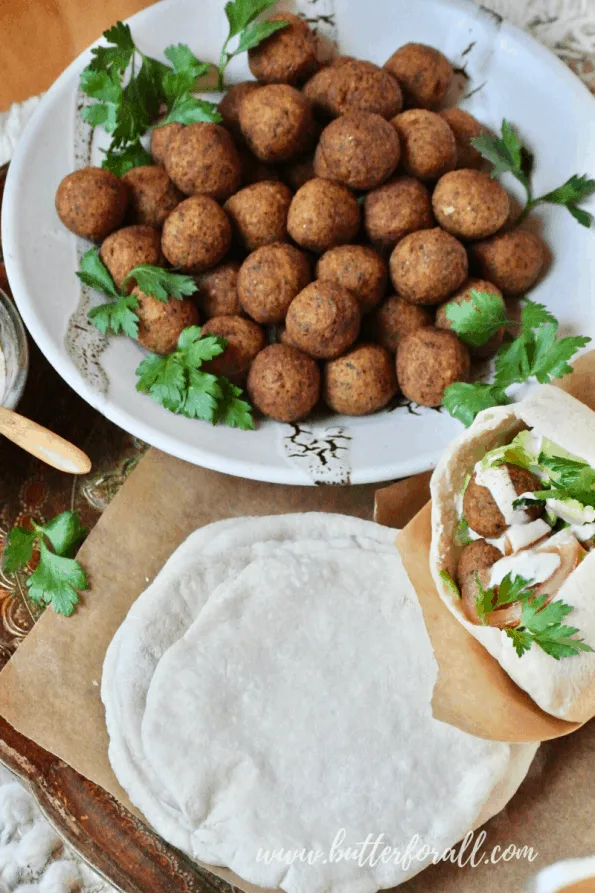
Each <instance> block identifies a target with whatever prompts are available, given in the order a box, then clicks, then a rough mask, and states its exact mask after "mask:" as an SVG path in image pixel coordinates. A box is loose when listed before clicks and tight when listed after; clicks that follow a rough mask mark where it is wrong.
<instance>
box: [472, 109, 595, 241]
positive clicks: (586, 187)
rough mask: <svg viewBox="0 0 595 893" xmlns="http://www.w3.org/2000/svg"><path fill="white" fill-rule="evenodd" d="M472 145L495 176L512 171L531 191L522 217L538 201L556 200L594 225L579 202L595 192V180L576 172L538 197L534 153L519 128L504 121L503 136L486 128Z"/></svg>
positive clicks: (584, 220) (526, 190) (587, 222)
mask: <svg viewBox="0 0 595 893" xmlns="http://www.w3.org/2000/svg"><path fill="white" fill-rule="evenodd" d="M471 145H472V146H474V147H475V148H476V149H477V150H478V152H480V153H481V155H482V156H483V157H484V158H485V159H487V161H489V162H490V164H492V166H493V170H492V176H493V177H497V176H498V175H499V174H505V173H510V174H512V175H513V177H515V178H516V179H517V180H518V181H519V183H521V184H522V186H523V188H524V189H525V192H526V194H527V202H526V205H525V208H524V210H523V213H522V214H521V217H520V218H519V219H521V220H522V219H523V218H524V217H526V216H527V214H528V213H529V212H530V211H532V210H533V208H534V207H535V206H536V205H540V204H553V205H562V206H563V207H564V208H566V209H567V210H568V211H569V212H570V213H571V214H572V216H573V217H574V219H575V220H577V221H578V222H579V223H580V224H581V226H586V227H589V226H591V223H592V221H593V216H592V214H590V213H589V212H588V211H585V210H584V209H583V208H579V207H578V203H579V202H581V201H582V200H583V199H584V198H587V197H588V196H590V195H592V194H593V193H594V192H595V180H591V179H590V178H589V177H587V176H586V175H584V174H583V175H578V174H573V176H572V177H570V178H569V179H568V180H567V181H566V182H565V183H563V184H562V186H559V187H558V188H557V189H554V190H552V191H551V192H546V193H545V195H541V196H539V197H534V196H533V186H532V183H531V171H532V156H531V154H530V152H529V151H528V150H527V149H526V148H525V146H523V144H522V143H521V141H520V139H519V137H518V134H517V132H516V130H515V129H514V127H512V125H511V124H509V123H508V121H506V120H504V121H502V128H501V135H500V136H492V135H491V134H489V133H486V132H484V133H482V134H481V136H478V137H475V138H474V139H472V140H471Z"/></svg>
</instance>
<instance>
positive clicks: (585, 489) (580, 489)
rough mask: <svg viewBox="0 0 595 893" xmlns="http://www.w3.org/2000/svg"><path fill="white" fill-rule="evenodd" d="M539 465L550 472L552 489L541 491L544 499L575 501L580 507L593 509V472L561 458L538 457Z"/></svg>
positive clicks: (578, 463) (584, 465)
mask: <svg viewBox="0 0 595 893" xmlns="http://www.w3.org/2000/svg"><path fill="white" fill-rule="evenodd" d="M539 463H540V465H542V467H543V468H547V469H548V471H549V472H550V478H551V480H552V482H553V485H554V486H553V487H552V488H551V489H549V490H545V491H541V492H542V493H543V496H544V498H546V499H547V498H550V499H576V500H578V502H580V503H581V504H582V505H585V506H592V507H595V470H593V469H592V468H591V467H590V466H589V465H587V464H586V463H584V462H580V461H578V460H573V459H566V458H563V457H561V456H546V455H544V454H543V453H541V455H540V456H539Z"/></svg>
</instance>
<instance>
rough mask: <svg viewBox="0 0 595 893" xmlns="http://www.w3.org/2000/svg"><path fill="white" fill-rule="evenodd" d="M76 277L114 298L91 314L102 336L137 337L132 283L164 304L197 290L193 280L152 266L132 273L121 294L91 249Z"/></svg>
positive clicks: (134, 296)
mask: <svg viewBox="0 0 595 893" xmlns="http://www.w3.org/2000/svg"><path fill="white" fill-rule="evenodd" d="M76 275H77V276H78V277H79V279H80V280H81V282H84V283H85V285H88V286H89V287H90V288H94V289H96V291H100V292H102V293H103V294H104V295H107V297H108V298H112V300H111V301H109V302H108V303H106V304H100V305H99V307H93V308H92V309H91V310H90V311H89V319H90V320H91V322H92V323H93V325H94V326H95V328H97V329H99V331H100V332H101V334H102V335H107V334H112V335H119V334H120V333H121V332H123V333H124V334H125V335H128V336H129V337H130V338H136V337H137V336H138V316H137V315H136V313H135V312H134V311H135V310H136V309H137V307H138V298H137V296H136V295H134V294H130V295H128V294H126V290H125V286H126V284H127V283H128V282H129V281H130V280H131V279H134V280H135V281H136V283H137V285H138V287H139V289H140V290H141V291H142V292H144V294H146V295H149V296H150V297H153V298H156V299H157V300H158V301H163V302H167V301H168V300H169V299H170V298H176V299H182V298H183V297H186V296H188V295H192V294H194V292H195V291H196V290H197V285H196V282H195V281H194V279H193V278H192V276H186V275H184V274H182V273H173V272H172V271H171V270H166V269H164V268H163V267H154V266H152V265H151V264H140V265H139V266H138V267H135V268H134V269H133V270H131V271H130V273H129V274H128V275H127V276H126V278H125V280H124V283H123V286H122V290H121V291H118V289H117V288H116V286H115V284H114V280H113V279H112V277H111V275H110V273H109V270H108V269H107V267H106V266H105V264H104V263H103V261H102V260H101V257H100V254H99V248H90V249H89V251H87V252H85V254H84V255H83V256H82V258H81V268H80V270H79V271H78V272H77V274H76Z"/></svg>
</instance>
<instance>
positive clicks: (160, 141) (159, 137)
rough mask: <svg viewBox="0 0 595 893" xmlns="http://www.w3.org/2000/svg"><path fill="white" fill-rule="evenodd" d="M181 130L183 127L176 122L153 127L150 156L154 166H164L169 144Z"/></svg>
mask: <svg viewBox="0 0 595 893" xmlns="http://www.w3.org/2000/svg"><path fill="white" fill-rule="evenodd" d="M183 129H184V125H183V124H179V123H178V122H177V121H173V122H172V123H171V124H162V125H161V126H160V127H155V129H154V130H153V132H152V134H151V155H152V156H153V161H154V162H155V164H165V156H166V155H167V150H168V149H169V144H170V143H171V141H172V139H173V138H174V137H175V136H177V135H178V133H179V132H180V131H181V130H183Z"/></svg>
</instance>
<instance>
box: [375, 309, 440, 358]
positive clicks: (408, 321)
mask: <svg viewBox="0 0 595 893" xmlns="http://www.w3.org/2000/svg"><path fill="white" fill-rule="evenodd" d="M431 325H433V322H432V316H431V314H430V313H428V311H427V310H424V308H423V307H419V306H418V305H417V304H410V303H409V301H406V300H405V298H402V297H401V296H400V295H391V296H390V297H389V298H387V299H386V301H385V302H384V304H382V305H381V306H380V307H379V308H378V310H377V311H376V313H375V314H374V317H373V319H372V326H373V333H374V339H375V340H376V341H377V342H378V344H381V345H382V346H383V347H385V348H386V349H387V350H389V351H390V352H391V353H394V354H396V352H397V349H398V347H399V343H400V341H401V339H402V338H404V337H405V336H406V335H409V334H410V333H411V332H415V331H417V329H422V328H427V327H428V326H431Z"/></svg>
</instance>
